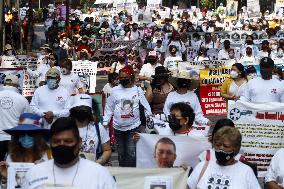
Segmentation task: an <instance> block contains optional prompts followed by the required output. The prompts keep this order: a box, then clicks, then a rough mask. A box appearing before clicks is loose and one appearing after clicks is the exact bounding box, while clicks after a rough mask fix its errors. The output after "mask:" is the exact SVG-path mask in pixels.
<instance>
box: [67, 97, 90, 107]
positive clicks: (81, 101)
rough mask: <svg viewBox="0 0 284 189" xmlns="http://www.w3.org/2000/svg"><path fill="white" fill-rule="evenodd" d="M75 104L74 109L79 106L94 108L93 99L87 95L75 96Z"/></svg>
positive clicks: (73, 104)
mask: <svg viewBox="0 0 284 189" xmlns="http://www.w3.org/2000/svg"><path fill="white" fill-rule="evenodd" d="M72 98H73V103H72V106H71V107H72V108H74V107H77V106H88V107H90V108H92V97H91V96H90V95H87V94H77V95H76V96H73V97H72Z"/></svg>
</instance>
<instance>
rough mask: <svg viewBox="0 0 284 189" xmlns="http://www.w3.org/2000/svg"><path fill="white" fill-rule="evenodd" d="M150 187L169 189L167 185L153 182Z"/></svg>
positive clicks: (152, 188)
mask: <svg viewBox="0 0 284 189" xmlns="http://www.w3.org/2000/svg"><path fill="white" fill-rule="evenodd" d="M150 189H167V185H160V184H158V185H157V184H151V186H150Z"/></svg>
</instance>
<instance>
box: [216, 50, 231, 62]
mask: <svg viewBox="0 0 284 189" xmlns="http://www.w3.org/2000/svg"><path fill="white" fill-rule="evenodd" d="M229 58H230V57H229V53H228V52H227V51H226V50H225V49H221V50H220V51H219V53H218V60H229Z"/></svg>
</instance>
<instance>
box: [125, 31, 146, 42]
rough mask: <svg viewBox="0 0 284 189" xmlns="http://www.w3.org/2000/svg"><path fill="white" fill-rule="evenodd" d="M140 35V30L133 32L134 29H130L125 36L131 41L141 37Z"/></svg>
mask: <svg viewBox="0 0 284 189" xmlns="http://www.w3.org/2000/svg"><path fill="white" fill-rule="evenodd" d="M141 35H142V33H141V32H140V31H138V30H137V31H136V32H134V31H130V32H128V33H127V34H126V36H127V38H128V39H129V40H130V41H132V40H137V39H141V37H142V36H141Z"/></svg>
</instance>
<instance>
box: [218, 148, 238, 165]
mask: <svg viewBox="0 0 284 189" xmlns="http://www.w3.org/2000/svg"><path fill="white" fill-rule="evenodd" d="M215 156H216V159H217V162H218V164H220V165H226V163H227V162H228V161H230V160H231V159H232V158H234V157H235V152H234V151H233V152H224V151H223V150H218V151H215Z"/></svg>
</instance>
